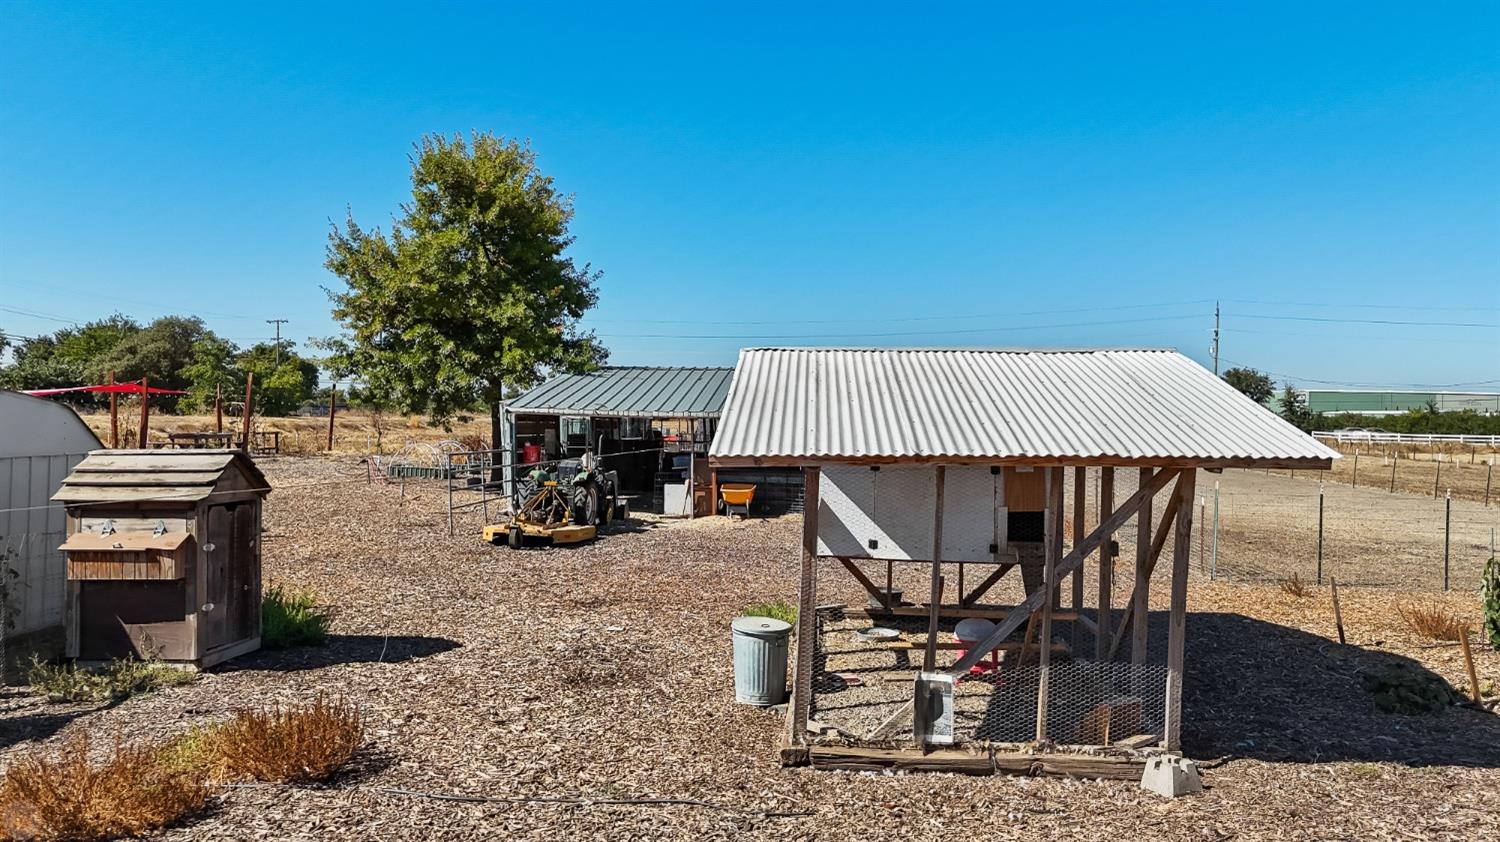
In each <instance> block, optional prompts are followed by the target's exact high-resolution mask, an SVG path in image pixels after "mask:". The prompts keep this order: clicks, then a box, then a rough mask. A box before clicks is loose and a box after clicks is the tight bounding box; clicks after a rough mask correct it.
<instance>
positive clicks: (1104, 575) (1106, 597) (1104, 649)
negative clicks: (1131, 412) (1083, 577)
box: [1094, 468, 1115, 661]
mask: <svg viewBox="0 0 1500 842" xmlns="http://www.w3.org/2000/svg"><path fill="white" fill-rule="evenodd" d="M1114 509H1115V469H1114V468H1100V469H1099V521H1100V522H1101V523H1102V522H1104V519H1105V518H1107V517H1109V513H1110V512H1112V511H1114ZM1113 537H1114V536H1113V535H1106V536H1104V543H1103V544H1101V545H1100V546H1099V617H1098V622H1099V631H1098V632H1097V633H1096V634H1095V635H1094V643H1095V646H1094V657H1095V658H1097V659H1098V660H1100V661H1103V660H1105V659H1106V657H1107V656H1108V654H1109V633H1110V629H1111V628H1112V627H1113V623H1114V613H1115V612H1114V608H1112V607H1111V606H1110V601H1111V600H1112V599H1113V598H1114V587H1115V558H1114V555H1113V554H1112V553H1111V552H1110V550H1111V549H1112V546H1111V539H1112V538H1113Z"/></svg>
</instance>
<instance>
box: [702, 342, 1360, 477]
mask: <svg viewBox="0 0 1500 842" xmlns="http://www.w3.org/2000/svg"><path fill="white" fill-rule="evenodd" d="M710 457H711V461H712V462H714V463H715V464H720V465H734V464H761V465H802V464H815V463H819V462H879V461H926V462H940V461H956V462H963V461H972V462H984V463H997V462H1052V461H1055V462H1062V463H1065V464H1090V465H1143V466H1144V465H1153V466H1182V467H1186V466H1190V465H1199V466H1204V467H1235V466H1263V465H1271V464H1295V465H1297V466H1298V467H1303V466H1306V467H1325V468H1326V467H1327V466H1328V465H1329V464H1330V460H1332V459H1336V458H1338V454H1337V453H1336V452H1335V451H1333V450H1332V449H1330V448H1328V447H1327V446H1325V445H1323V444H1321V443H1319V442H1318V441H1316V440H1314V439H1313V438H1312V437H1311V436H1308V435H1306V434H1305V433H1303V432H1302V431H1301V430H1298V429H1297V428H1296V427H1293V426H1292V425H1291V424H1288V423H1287V422H1286V421H1284V420H1282V419H1281V418H1280V417H1279V416H1277V415H1276V414H1275V413H1273V412H1271V411H1270V410H1268V409H1266V408H1264V407H1262V406H1260V405H1259V404H1257V403H1255V402H1254V401H1252V400H1250V399H1249V398H1247V397H1245V396H1244V395H1242V394H1240V393H1239V392H1238V391H1237V390H1235V389H1234V387H1232V386H1230V385H1229V384H1227V383H1225V382H1224V381H1222V380H1220V379H1219V378H1218V377H1215V376H1214V375H1213V374H1211V373H1209V372H1208V371H1207V370H1206V369H1204V368H1203V367H1202V366H1200V365H1198V364H1197V363H1195V362H1193V361H1192V360H1190V359H1188V358H1187V357H1185V356H1183V355H1182V354H1179V353H1177V352H1176V351H1171V350H1133V349H1110V350H1070V351H1051V350H954V349H860V348H749V349H745V350H743V351H741V352H740V359H739V365H738V367H737V368H736V369H735V378H734V386H733V388H732V389H731V390H730V394H729V398H728V401H727V403H726V406H725V409H724V416H723V418H722V420H721V421H720V424H719V429H718V433H717V435H716V436H715V438H714V443H713V447H712V450H711V451H710Z"/></svg>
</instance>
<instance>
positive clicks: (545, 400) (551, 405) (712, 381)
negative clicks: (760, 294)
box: [506, 366, 734, 418]
mask: <svg viewBox="0 0 1500 842" xmlns="http://www.w3.org/2000/svg"><path fill="white" fill-rule="evenodd" d="M733 376H734V369H732V368H647V367H644V366H609V367H606V368H601V369H599V370H598V371H594V372H590V373H588V374H566V375H563V376H561V377H554V378H552V379H551V380H548V381H547V382H545V383H543V384H541V385H540V386H537V387H536V388H534V389H532V390H531V391H529V392H527V393H525V394H523V395H521V396H520V397H517V398H515V399H513V400H511V401H509V402H507V404H506V406H507V408H508V409H509V410H510V411H511V412H530V413H538V414H544V415H606V416H630V417H636V416H641V417H655V418H717V417H718V416H719V413H720V412H721V411H723V409H724V397H725V396H726V395H727V394H728V393H729V382H730V380H731V378H733Z"/></svg>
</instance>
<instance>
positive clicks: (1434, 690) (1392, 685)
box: [1360, 662, 1457, 715]
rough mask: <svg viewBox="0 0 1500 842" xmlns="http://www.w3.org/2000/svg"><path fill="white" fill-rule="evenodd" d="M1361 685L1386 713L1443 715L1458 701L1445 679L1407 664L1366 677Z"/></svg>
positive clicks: (1391, 666)
mask: <svg viewBox="0 0 1500 842" xmlns="http://www.w3.org/2000/svg"><path fill="white" fill-rule="evenodd" d="M1360 681H1361V683H1362V684H1363V685H1364V688H1365V692H1367V693H1369V694H1370V695H1371V696H1372V697H1373V701H1374V702H1375V707H1376V708H1377V709H1378V710H1381V711H1384V712H1385V713H1404V714H1409V715H1418V714H1434V713H1441V712H1442V711H1443V710H1444V709H1445V708H1447V707H1448V705H1450V704H1452V703H1453V701H1454V699H1455V698H1456V697H1457V694H1456V693H1454V692H1453V688H1452V687H1450V686H1448V682H1446V681H1444V680H1443V679H1442V677H1440V676H1437V675H1434V674H1433V673H1430V672H1428V671H1427V670H1425V669H1422V668H1421V667H1417V666H1413V665H1412V664H1408V663H1404V662H1397V663H1392V664H1388V665H1387V666H1385V667H1383V668H1381V669H1379V670H1376V671H1374V672H1369V673H1366V674H1365V675H1364V676H1362V677H1361V679H1360Z"/></svg>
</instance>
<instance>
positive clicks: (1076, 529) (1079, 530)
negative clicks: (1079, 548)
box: [1070, 466, 1089, 651]
mask: <svg viewBox="0 0 1500 842" xmlns="http://www.w3.org/2000/svg"><path fill="white" fill-rule="evenodd" d="M1088 479H1089V477H1088V469H1087V468H1084V467H1081V466H1080V467H1077V468H1074V469H1073V543H1074V544H1077V543H1078V542H1079V541H1082V540H1083V530H1084V517H1083V515H1084V511H1083V510H1084V507H1085V506H1087V505H1088V503H1087V500H1088ZM1085 566H1086V565H1079V566H1078V569H1077V570H1074V571H1073V575H1072V576H1071V577H1070V578H1071V579H1072V583H1073V611H1074V612H1077V611H1079V610H1080V609H1082V608H1083V569H1084V567H1085ZM1082 643H1083V627H1082V626H1081V625H1079V624H1078V623H1077V622H1074V623H1073V649H1074V650H1075V651H1076V650H1077V649H1078V648H1079V647H1080V646H1081V645H1082Z"/></svg>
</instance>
